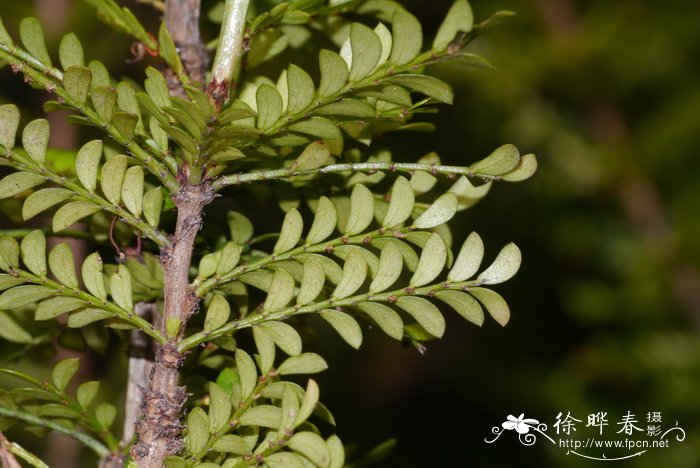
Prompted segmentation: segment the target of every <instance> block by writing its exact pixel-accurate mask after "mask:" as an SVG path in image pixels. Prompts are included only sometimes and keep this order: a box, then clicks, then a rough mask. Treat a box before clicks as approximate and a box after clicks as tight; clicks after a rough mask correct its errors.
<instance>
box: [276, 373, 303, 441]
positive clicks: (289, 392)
mask: <svg viewBox="0 0 700 468" xmlns="http://www.w3.org/2000/svg"><path fill="white" fill-rule="evenodd" d="M280 409H281V410H282V418H281V420H280V425H279V427H278V429H277V432H278V433H280V434H284V433H288V432H291V431H292V429H293V428H294V422H295V421H296V418H297V415H298V414H299V397H298V396H297V394H296V391H295V390H294V387H292V386H291V385H285V386H284V390H283V391H282V405H281V406H280Z"/></svg>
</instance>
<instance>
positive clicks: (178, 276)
mask: <svg viewBox="0 0 700 468" xmlns="http://www.w3.org/2000/svg"><path fill="white" fill-rule="evenodd" d="M212 199H213V193H212V192H211V190H210V188H209V186H208V185H205V184H200V185H183V187H182V188H181V189H180V192H178V193H177V194H176V195H175V196H173V202H174V203H175V206H176V207H177V224H176V228H175V234H174V235H173V236H172V238H171V243H170V244H169V245H168V246H167V247H165V248H163V249H162V250H161V254H160V260H161V264H162V265H163V276H164V291H163V292H164V297H165V303H164V311H163V319H162V321H161V324H160V328H161V330H162V331H163V332H164V333H167V329H168V324H169V322H170V323H172V322H176V323H179V324H180V327H179V332H177V333H176V334H175V336H172V335H173V334H172V333H171V334H169V339H170V341H168V342H167V343H166V344H164V345H163V346H161V347H159V348H158V350H157V351H156V356H155V363H154V365H153V369H152V371H151V375H150V382H149V385H148V388H147V389H146V391H145V392H144V396H143V403H142V412H143V417H142V418H141V419H140V420H139V421H138V422H137V424H136V436H137V442H136V444H135V445H134V446H133V447H132V449H131V456H132V457H133V459H134V461H135V462H136V463H137V465H138V466H139V468H162V466H163V462H164V460H165V458H167V457H168V456H170V455H175V454H177V453H178V452H179V451H180V450H181V449H182V445H183V443H182V438H181V432H182V425H181V424H180V420H181V418H182V413H183V407H184V404H185V400H186V399H187V392H186V389H185V387H181V386H180V385H179V377H180V367H181V366H182V362H183V356H182V354H181V353H180V352H178V350H177V343H178V340H179V339H181V335H182V333H183V331H184V328H185V324H186V323H187V320H188V319H189V317H190V316H191V315H192V314H194V313H195V312H196V310H197V307H198V306H199V300H198V298H197V295H196V294H195V293H194V291H192V289H191V288H190V286H189V282H190V281H189V269H190V264H191V262H192V251H193V248H194V241H195V238H196V236H197V232H199V229H200V227H201V225H202V212H203V211H204V207H205V206H206V205H207V204H208V203H209V202H211V200H212Z"/></svg>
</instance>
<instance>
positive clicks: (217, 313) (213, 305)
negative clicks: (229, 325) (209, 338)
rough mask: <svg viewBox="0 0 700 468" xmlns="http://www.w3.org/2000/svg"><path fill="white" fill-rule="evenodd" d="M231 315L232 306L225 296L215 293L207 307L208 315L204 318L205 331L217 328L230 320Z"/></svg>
mask: <svg viewBox="0 0 700 468" xmlns="http://www.w3.org/2000/svg"><path fill="white" fill-rule="evenodd" d="M230 315H231V306H230V305H229V303H228V301H227V300H226V298H224V296H220V295H218V294H215V295H214V297H213V298H212V300H211V302H210V303H209V308H207V315H206V317H205V318H204V331H205V332H207V331H212V330H216V329H217V328H219V327H220V326H222V325H224V324H225V323H226V322H228V318H229V316H230Z"/></svg>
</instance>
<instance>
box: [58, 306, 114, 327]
mask: <svg viewBox="0 0 700 468" xmlns="http://www.w3.org/2000/svg"><path fill="white" fill-rule="evenodd" d="M114 316H115V315H114V313H112V312H109V311H107V310H103V309H81V310H79V311H77V312H73V313H71V314H70V315H69V316H68V321H67V322H66V324H67V325H68V327H69V328H83V327H84V326H85V325H89V324H91V323H95V322H99V321H100V320H104V319H108V318H113V317H114Z"/></svg>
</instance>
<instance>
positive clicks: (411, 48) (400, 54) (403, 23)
mask: <svg viewBox="0 0 700 468" xmlns="http://www.w3.org/2000/svg"><path fill="white" fill-rule="evenodd" d="M392 31H393V33H394V34H393V46H392V48H391V55H390V56H389V60H391V61H392V62H393V63H395V64H396V65H404V64H406V63H408V62H410V61H411V60H413V59H414V58H416V56H418V54H419V53H420V50H421V47H423V28H422V27H421V25H420V23H419V22H418V20H417V19H416V17H415V16H413V15H412V14H410V13H409V12H407V11H406V10H403V9H400V10H396V12H395V13H394V18H393V24H392Z"/></svg>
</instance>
